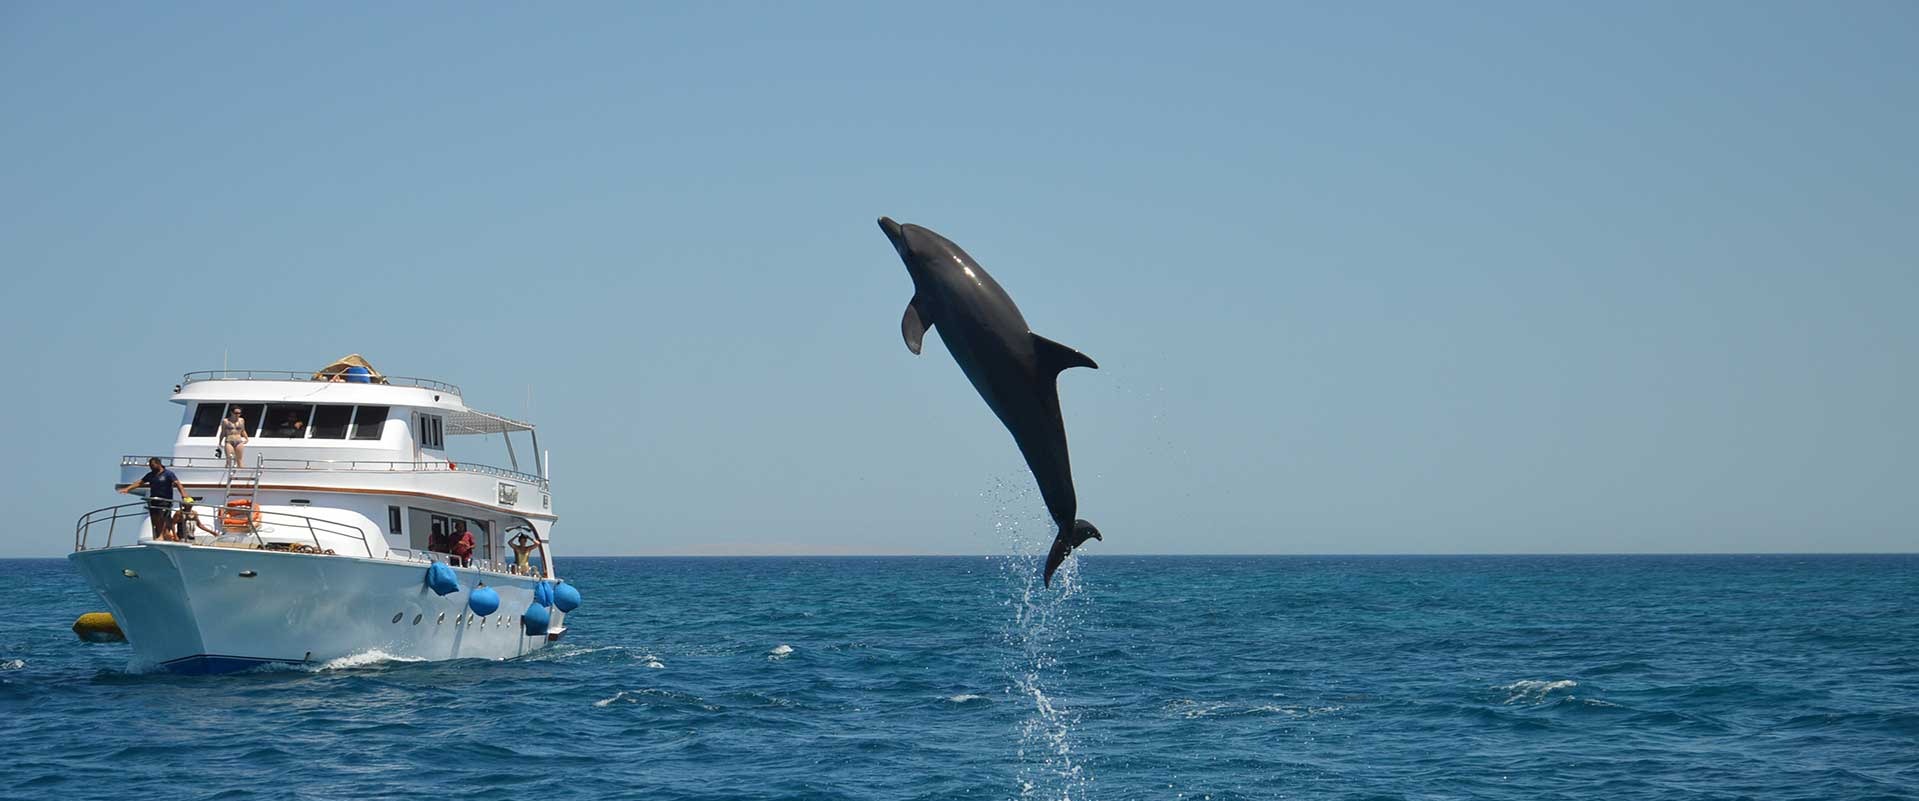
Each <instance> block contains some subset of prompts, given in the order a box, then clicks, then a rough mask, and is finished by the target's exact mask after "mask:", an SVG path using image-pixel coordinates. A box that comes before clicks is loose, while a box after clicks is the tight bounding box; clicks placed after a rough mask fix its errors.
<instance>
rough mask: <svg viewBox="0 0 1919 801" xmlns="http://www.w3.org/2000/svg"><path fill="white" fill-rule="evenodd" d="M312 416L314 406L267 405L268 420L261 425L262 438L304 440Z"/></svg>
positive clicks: (295, 404)
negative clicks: (308, 420) (308, 421)
mask: <svg viewBox="0 0 1919 801" xmlns="http://www.w3.org/2000/svg"><path fill="white" fill-rule="evenodd" d="M312 416H313V406H312V404H307V403H270V404H267V411H266V415H265V417H266V420H265V421H264V422H262V423H261V424H260V425H261V426H262V430H261V431H260V436H263V437H280V438H285V439H304V438H305V437H306V435H307V418H308V417H312Z"/></svg>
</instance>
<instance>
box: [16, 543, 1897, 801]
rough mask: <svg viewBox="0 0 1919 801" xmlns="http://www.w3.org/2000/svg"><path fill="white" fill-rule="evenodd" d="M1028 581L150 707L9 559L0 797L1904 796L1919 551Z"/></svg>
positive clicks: (1449, 563) (699, 567) (1259, 560)
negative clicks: (70, 628)
mask: <svg viewBox="0 0 1919 801" xmlns="http://www.w3.org/2000/svg"><path fill="white" fill-rule="evenodd" d="M1100 545H1101V543H1094V545H1093V547H1094V549H1097V548H1098V547H1099V546H1100ZM1014 550H1015V551H1018V550H1020V549H1014ZM1036 562H1037V554H1036V553H1021V554H1020V555H1016V556H992V557H985V556H982V557H964V558H962V557H950V558H949V557H941V558H753V559H730V558H620V559H594V558H574V559H563V560H562V561H561V562H560V563H559V564H560V567H561V569H562V572H563V573H564V574H565V575H566V576H567V577H569V578H570V579H571V580H572V581H573V582H574V583H576V584H577V585H578V586H579V587H580V588H581V589H582V591H583V593H584V595H585V606H583V607H582V608H581V610H580V611H579V612H576V613H575V614H573V615H571V616H569V617H568V620H567V622H568V624H569V625H570V627H571V632H570V633H569V634H568V635H567V639H566V641H565V643H564V644H561V645H559V646H558V647H556V648H554V649H552V650H550V651H547V652H544V653H542V654H540V655H537V656H533V657H529V658H523V659H515V660H509V661H483V660H466V661H458V662H446V663H408V662H397V661H393V660H390V659H386V658H383V657H382V656H381V655H379V654H369V655H366V656H363V657H357V658H352V659H347V660H342V661H340V662H336V663H331V664H327V665H324V666H315V667H311V668H299V669H295V668H282V669H277V670H260V671H258V672H248V673H243V674H236V675H227V676H215V677H179V676H170V675H152V674H137V673H129V672H128V670H127V664H128V658H127V650H126V648H125V646H114V645H85V644H81V643H79V642H78V641H76V640H75V638H74V637H73V635H72V634H71V633H70V632H69V631H68V626H69V625H70V624H71V623H72V621H73V619H74V617H76V616H78V615H79V614H80V613H82V612H87V611H93V610H96V609H100V608H101V605H100V604H99V603H98V602H97V601H96V600H95V599H94V598H93V596H92V594H91V592H90V591H89V590H88V589H87V588H86V586H85V585H84V583H83V582H82V581H81V580H80V579H79V578H78V577H77V576H76V575H75V574H74V573H73V571H72V570H71V569H70V568H69V567H68V566H67V564H66V561H65V560H63V559H49V560H15V561H0V598H5V599H6V602H5V605H4V606H3V607H0V609H4V610H5V619H4V621H3V622H0V749H4V751H0V753H3V754H4V756H3V757H0V798H8V799H12V798H21V799H28V798H32V799H91V798H115V799H174V798H203V799H253V798H259V799H386V798H394V799H399V798H405V799H422V798H428V799H449V800H454V799H458V800H460V801H465V800H467V799H515V800H516V801H531V800H532V799H540V800H541V801H550V800H551V799H572V798H588V799H602V798H634V799H640V798H644V799H944V798H980V799H1027V798H1031V799H1069V798H1070V799H1246V798H1260V799H1264V798H1297V799H1399V798H1406V799H1514V800H1515V801H1519V800H1521V799H1524V800H1525V801H1535V800H1536V799H1560V798H1564V799H1641V798H1646V799H1746V798H1749V799H1768V800H1771V799H1821V800H1822V801H1826V800H1830V799H1846V800H1849V801H1850V800H1855V799H1914V798H1919V556H1911V555H1907V556H1697V557H1693V556H1670V557H1669V556H1642V557H1615V556H1587V557H1529V556H1518V557H1137V558H1135V557H1123V556H1090V557H1088V558H1085V559H1083V560H1076V561H1073V562H1069V566H1068V568H1067V570H1066V571H1065V572H1063V573H1062V575H1061V576H1060V577H1059V578H1058V579H1056V580H1055V582H1054V586H1053V587H1052V588H1051V589H1046V588H1042V587H1041V586H1040V584H1039V582H1038V580H1037V577H1036V575H1035V565H1036Z"/></svg>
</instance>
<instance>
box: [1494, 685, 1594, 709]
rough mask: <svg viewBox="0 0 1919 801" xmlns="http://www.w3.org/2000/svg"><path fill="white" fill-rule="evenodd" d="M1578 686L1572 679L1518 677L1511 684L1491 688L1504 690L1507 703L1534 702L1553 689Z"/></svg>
mask: <svg viewBox="0 0 1919 801" xmlns="http://www.w3.org/2000/svg"><path fill="white" fill-rule="evenodd" d="M1578 686H1579V682H1576V681H1573V680H1572V679H1559V680H1557V681H1553V680H1547V679H1520V680H1519V681H1515V682H1513V683H1511V684H1507V685H1504V686H1500V687H1495V688H1493V689H1495V690H1504V691H1505V692H1506V693H1507V696H1506V701H1505V703H1507V704H1536V703H1539V702H1541V701H1544V700H1546V696H1548V695H1551V694H1552V693H1554V692H1555V691H1558V690H1570V689H1572V688H1574V687H1578Z"/></svg>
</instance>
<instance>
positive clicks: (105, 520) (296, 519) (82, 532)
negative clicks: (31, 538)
mask: <svg viewBox="0 0 1919 801" xmlns="http://www.w3.org/2000/svg"><path fill="white" fill-rule="evenodd" d="M147 503H148V502H147V501H134V502H133V503H123V504H120V505H118V506H108V507H104V508H100V509H95V510H93V511H91V512H88V513H86V514H83V515H81V516H80V519H79V521H77V522H75V523H74V524H73V550H75V551H85V550H94V549H99V548H111V547H113V540H114V537H115V535H117V534H118V533H119V527H120V521H121V520H123V519H124V520H127V521H129V522H128V523H127V527H128V529H129V530H130V531H132V532H133V533H132V534H131V535H130V536H131V537H133V538H134V539H135V540H136V541H137V540H138V538H139V536H140V524H141V523H144V522H146V521H147V519H148V512H147ZM168 505H169V507H170V509H169V511H171V510H172V509H174V508H177V507H175V506H174V505H173V502H171V501H169V502H168ZM213 508H215V509H216V510H217V513H218V515H219V516H218V518H216V520H217V521H218V523H219V524H220V525H221V527H223V528H225V529H227V532H228V533H229V534H233V535H238V536H244V537H248V538H251V540H252V545H253V546H255V547H266V546H267V545H268V543H267V540H266V538H265V537H264V536H263V534H264V533H265V531H264V530H265V529H268V528H270V529H272V531H273V533H274V534H276V535H278V534H292V535H296V536H297V535H298V534H299V533H301V532H304V533H305V534H306V535H307V538H308V539H310V540H312V541H313V552H314V553H326V552H327V550H326V546H325V545H324V544H322V543H321V542H320V535H322V534H325V535H327V536H329V537H341V538H345V539H347V540H353V541H357V542H359V543H360V547H361V549H362V550H364V551H365V555H366V556H367V557H368V558H371V557H372V556H373V555H374V554H373V542H372V540H370V539H369V538H368V537H367V533H366V530H365V529H362V528H360V527H359V526H355V525H352V524H349V523H341V522H339V521H337V520H321V519H319V518H314V517H307V516H306V515H296V514H292V513H290V512H269V511H264V510H259V509H254V508H251V507H244V508H242V507H224V506H222V507H213ZM229 521H237V522H238V523H239V525H237V526H230V525H228V523H229ZM96 536H99V537H101V538H102V539H103V540H104V543H96V542H95V541H94V539H93V538H94V537H96ZM276 539H278V537H276ZM123 544H124V543H123ZM301 544H304V543H301ZM354 555H358V554H354Z"/></svg>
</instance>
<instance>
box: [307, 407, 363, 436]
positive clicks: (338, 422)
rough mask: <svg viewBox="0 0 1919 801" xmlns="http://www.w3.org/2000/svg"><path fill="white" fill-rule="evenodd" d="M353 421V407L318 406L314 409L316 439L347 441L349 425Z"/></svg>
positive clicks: (314, 433)
mask: <svg viewBox="0 0 1919 801" xmlns="http://www.w3.org/2000/svg"><path fill="white" fill-rule="evenodd" d="M352 419H353V407H351V406H316V407H314V409H313V433H312V434H310V435H308V436H311V437H313V438H314V439H346V427H347V423H348V422H350V421H351V420H352Z"/></svg>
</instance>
